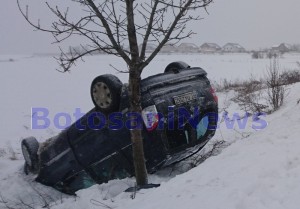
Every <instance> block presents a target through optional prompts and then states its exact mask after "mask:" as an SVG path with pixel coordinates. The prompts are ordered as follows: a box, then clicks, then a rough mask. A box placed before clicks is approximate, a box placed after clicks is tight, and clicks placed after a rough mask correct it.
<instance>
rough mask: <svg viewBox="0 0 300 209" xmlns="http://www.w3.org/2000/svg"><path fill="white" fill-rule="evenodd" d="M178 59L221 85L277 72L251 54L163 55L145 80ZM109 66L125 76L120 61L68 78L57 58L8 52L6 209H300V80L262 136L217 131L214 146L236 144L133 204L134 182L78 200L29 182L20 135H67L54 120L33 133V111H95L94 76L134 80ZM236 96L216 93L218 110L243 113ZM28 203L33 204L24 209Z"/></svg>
mask: <svg viewBox="0 0 300 209" xmlns="http://www.w3.org/2000/svg"><path fill="white" fill-rule="evenodd" d="M178 60H181V61H184V62H187V63H188V64H190V65H191V66H200V67H202V68H203V69H205V70H206V71H207V72H208V77H209V78H210V79H211V80H214V81H217V82H219V81H221V80H223V79H224V78H226V79H227V80H245V79H247V78H249V77H250V75H253V76H255V77H257V78H259V77H263V76H264V75H265V71H266V68H267V66H268V65H269V60H268V59H259V60H254V59H252V58H251V55H250V54H226V55H159V56H158V57H156V58H155V59H154V60H153V62H152V63H151V64H150V65H149V66H148V67H147V68H146V69H145V71H144V73H143V77H147V76H149V75H153V74H156V73H161V72H163V70H164V68H165V66H166V65H167V64H168V63H170V62H172V61H178ZM298 61H300V54H287V55H284V56H283V57H282V58H280V61H279V62H280V66H281V69H283V70H293V69H296V68H297V62H298ZM111 65H112V66H113V67H114V68H117V69H119V70H124V69H126V65H125V64H124V62H123V61H122V60H121V59H120V58H116V57H114V56H108V55H101V56H91V57H86V58H85V62H80V63H77V66H75V67H74V68H73V69H72V71H71V72H70V73H64V74H62V73H60V72H58V71H56V70H55V69H56V68H58V64H57V63H56V61H55V60H54V59H53V58H52V57H47V56H31V55H0V72H1V79H0V81H1V82H0V95H1V106H0V107H1V108H0V113H1V118H0V125H1V132H0V209H2V208H5V206H4V205H3V204H1V202H3V201H4V202H5V201H6V202H10V203H13V204H15V205H14V206H15V208H30V207H31V208H42V207H43V206H45V199H46V200H47V201H46V202H49V203H50V206H51V208H54V209H67V208H70V209H71V208H72V209H83V208H91V209H92V208H128V209H140V208H145V209H146V208H149V209H154V208H161V209H177V208H178V209H179V208H180V209H181V208H187V209H192V208H195V209H199V208H203V209H218V208H220V209H248V208H249V209H253V208H255V209H298V208H299V205H300V199H299V194H300V156H299V153H300V152H299V147H300V141H299V135H300V129H299V123H300V104H297V101H298V100H299V99H300V93H299V92H300V83H298V84H294V85H291V86H289V87H288V88H289V95H288V97H287V100H286V102H285V103H284V105H283V107H282V108H281V109H280V110H279V111H276V112H275V113H273V114H271V115H267V116H266V117H265V118H264V119H265V120H266V121H267V123H268V126H267V127H266V128H265V129H263V130H260V131H255V130H253V129H251V124H250V126H249V127H248V128H247V129H245V130H238V129H233V130H228V129H226V128H220V129H218V131H217V133H216V135H215V137H214V139H213V140H215V141H217V140H225V141H226V142H229V143H230V144H231V145H230V146H228V147H227V148H225V149H224V150H222V152H221V153H220V154H219V155H217V156H214V157H211V158H209V159H208V160H206V161H205V162H204V163H202V164H201V165H199V166H198V167H196V168H194V169H192V170H190V171H188V172H186V173H183V174H180V175H177V176H176V174H172V175H166V172H161V173H158V174H155V175H150V177H149V179H150V182H151V183H161V186H160V187H159V188H156V189H150V190H142V191H139V192H138V193H137V194H136V197H135V199H133V200H132V199H131V197H130V196H131V195H132V194H130V193H122V191H124V190H125V189H127V188H128V187H129V186H132V185H133V182H134V180H133V179H125V180H114V181H111V182H109V183H108V184H103V185H95V186H93V187H91V188H89V189H86V190H81V191H79V192H78V193H77V194H78V197H76V198H75V197H70V196H65V195H61V194H60V193H58V192H56V191H54V190H53V189H51V188H47V187H45V186H43V185H40V184H37V183H35V182H33V181H32V179H33V177H32V176H25V175H24V174H23V172H22V166H23V163H24V160H23V157H22V155H21V150H20V142H21V140H22V138H24V137H27V136H36V137H37V139H38V140H39V141H41V142H42V141H44V140H46V139H47V138H49V137H50V136H53V135H55V134H57V133H58V132H59V131H60V130H57V129H56V128H54V126H53V124H52V123H51V124H52V125H51V126H50V127H49V128H48V129H46V130H31V114H32V113H31V108H32V107H46V108H48V109H49V112H50V113H49V118H50V119H51V118H53V116H54V114H56V113H57V112H66V113H69V114H70V115H72V114H73V113H74V111H75V108H80V109H81V111H82V112H87V111H88V110H90V109H91V108H92V107H93V104H92V101H91V99H90V94H89V88H90V83H91V81H92V80H93V78H94V77H96V76H98V75H100V74H104V73H111V74H116V75H117V76H118V77H119V78H120V79H121V80H122V81H123V82H127V79H128V77H127V76H128V75H127V74H120V73H117V72H116V71H115V70H114V69H113V67H111ZM233 94H234V93H233V92H232V91H230V92H227V93H220V94H219V95H218V96H219V106H220V109H223V108H226V110H227V111H229V113H230V112H241V109H240V108H239V107H238V105H237V104H235V103H233V102H232V101H230V98H232V97H233ZM73 122H74V121H73ZM245 136H247V137H245ZM14 155H15V156H14ZM41 196H43V197H44V198H42V197H41ZM45 196H46V198H45ZM20 201H23V202H25V204H28V205H29V206H30V207H26V206H24V205H23V206H22V205H19V206H18V203H20Z"/></svg>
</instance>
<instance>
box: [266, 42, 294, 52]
mask: <svg viewBox="0 0 300 209" xmlns="http://www.w3.org/2000/svg"><path fill="white" fill-rule="evenodd" d="M291 48H292V47H291V45H289V44H285V43H281V44H279V45H276V46H272V48H271V51H274V52H280V53H285V52H289V51H291Z"/></svg>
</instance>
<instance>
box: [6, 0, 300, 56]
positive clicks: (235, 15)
mask: <svg viewBox="0 0 300 209" xmlns="http://www.w3.org/2000/svg"><path fill="white" fill-rule="evenodd" d="M20 1H21V2H23V0H20ZM27 1H28V0H27ZM29 2H30V6H31V7H30V8H31V10H32V13H31V14H32V17H33V18H36V19H37V18H38V17H39V18H40V19H41V20H42V22H44V23H47V22H49V21H50V20H51V18H52V17H51V16H50V15H49V14H48V13H47V12H45V11H46V10H45V5H44V4H41V2H44V1H40V0H31V1H29ZM50 2H53V0H51V1H50ZM61 3H62V2H61ZM62 4H65V5H66V6H67V5H68V4H70V5H71V4H73V3H72V2H71V1H70V0H69V1H66V0H64V3H62ZM208 11H209V15H204V13H202V14H203V16H204V17H205V19H204V20H202V21H200V22H195V23H192V24H191V28H192V29H193V30H194V32H196V33H197V35H195V36H194V37H193V38H192V40H186V42H192V41H193V42H195V43H196V44H197V45H200V44H202V43H203V42H215V43H217V44H220V45H224V44H225V43H227V42H237V43H240V44H241V45H243V46H244V47H246V48H248V49H252V48H260V47H268V46H272V45H274V44H279V43H281V42H286V43H290V44H293V43H300V40H299V39H300V27H299V21H300V1H299V0H285V1H282V0H215V1H214V3H213V4H212V5H211V6H210V7H209V8H208ZM51 42H53V38H52V36H51V35H50V34H46V33H43V32H36V31H34V29H33V28H32V27H31V26H30V25H29V24H28V23H27V22H26V21H25V20H24V19H23V17H22V16H21V14H20V12H19V10H18V8H17V4H16V0H1V7H0V53H1V54H14V53H37V52H55V51H57V45H53V44H51ZM68 44H69V43H68ZM71 44H73V43H71ZM74 45H75V46H76V45H79V43H78V42H74Z"/></svg>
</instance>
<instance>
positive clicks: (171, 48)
mask: <svg viewBox="0 0 300 209" xmlns="http://www.w3.org/2000/svg"><path fill="white" fill-rule="evenodd" d="M160 52H161V53H175V52H177V47H176V46H175V45H173V44H166V45H164V46H163V47H162V48H161V50H160Z"/></svg>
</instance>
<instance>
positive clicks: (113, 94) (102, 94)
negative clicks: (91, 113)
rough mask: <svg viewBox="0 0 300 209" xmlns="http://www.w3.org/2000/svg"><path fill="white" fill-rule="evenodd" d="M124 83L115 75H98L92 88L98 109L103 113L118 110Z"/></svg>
mask: <svg viewBox="0 0 300 209" xmlns="http://www.w3.org/2000/svg"><path fill="white" fill-rule="evenodd" d="M122 85H123V84H122V82H121V81H120V80H119V79H118V78H117V77H116V76H114V75H110V74H105V75H100V76H98V77H96V78H95V79H94V80H93V82H92V84H91V89H90V91H91V98H92V101H93V103H94V105H95V107H96V109H97V110H99V111H101V112H103V113H111V112H113V111H117V110H118V109H119V105H120V94H121V89H122Z"/></svg>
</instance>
